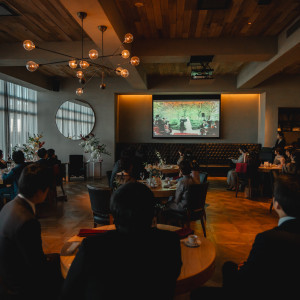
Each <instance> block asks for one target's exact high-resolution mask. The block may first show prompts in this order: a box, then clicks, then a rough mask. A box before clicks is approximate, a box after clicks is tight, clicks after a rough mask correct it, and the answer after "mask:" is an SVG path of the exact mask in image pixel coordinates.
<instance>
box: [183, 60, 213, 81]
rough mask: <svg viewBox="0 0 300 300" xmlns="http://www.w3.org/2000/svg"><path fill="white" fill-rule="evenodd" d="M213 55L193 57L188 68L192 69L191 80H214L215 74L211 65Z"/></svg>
mask: <svg viewBox="0 0 300 300" xmlns="http://www.w3.org/2000/svg"><path fill="white" fill-rule="evenodd" d="M212 60H213V55H206V56H191V58H190V62H189V63H188V66H190V67H191V79H213V72H214V69H212V68H211V67H210V65H209V63H210V62H212Z"/></svg>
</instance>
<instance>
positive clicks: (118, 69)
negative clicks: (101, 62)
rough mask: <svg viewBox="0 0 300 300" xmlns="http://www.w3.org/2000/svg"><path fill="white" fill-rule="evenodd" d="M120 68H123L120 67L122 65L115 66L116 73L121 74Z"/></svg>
mask: <svg viewBox="0 0 300 300" xmlns="http://www.w3.org/2000/svg"><path fill="white" fill-rule="evenodd" d="M122 70H123V68H122V67H117V68H116V74H117V75H119V76H120V75H121V72H122Z"/></svg>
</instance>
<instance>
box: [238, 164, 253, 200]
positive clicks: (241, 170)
mask: <svg viewBox="0 0 300 300" xmlns="http://www.w3.org/2000/svg"><path fill="white" fill-rule="evenodd" d="M247 171H248V164H247V163H236V167H235V172H236V182H235V197H236V198H237V195H238V192H239V187H240V184H241V185H245V186H246V185H247V184H248V186H249V195H251V191H250V190H251V184H250V183H249V176H248V172H247ZM249 198H250V197H249Z"/></svg>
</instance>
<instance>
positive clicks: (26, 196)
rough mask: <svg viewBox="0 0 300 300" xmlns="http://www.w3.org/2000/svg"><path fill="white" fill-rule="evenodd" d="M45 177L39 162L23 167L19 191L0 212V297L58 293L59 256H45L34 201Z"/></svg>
mask: <svg viewBox="0 0 300 300" xmlns="http://www.w3.org/2000/svg"><path fill="white" fill-rule="evenodd" d="M48 177H49V172H48V171H47V170H46V169H45V168H44V167H43V166H41V165H39V164H30V165H28V166H27V167H25V168H24V170H23V172H22V174H21V177H20V179H19V194H18V195H17V197H16V198H15V199H14V200H12V201H10V202H9V203H7V204H6V205H5V206H4V207H3V209H2V211H1V212H0V278H1V281H0V299H3V298H4V299H20V300H21V299H49V300H50V299H51V300H52V299H56V298H55V295H56V296H57V294H58V289H59V283H60V282H61V275H60V264H59V256H56V260H55V256H54V255H51V256H49V257H46V256H45V254H44V252H43V248H42V240H41V225H40V223H39V221H38V220H37V219H36V217H35V205H36V204H37V203H42V202H43V201H44V200H45V197H46V195H47V193H48V182H49V179H48ZM55 292H56V294H55ZM8 296H10V297H11V298H8ZM12 296H13V297H12ZM2 297H3V298H2Z"/></svg>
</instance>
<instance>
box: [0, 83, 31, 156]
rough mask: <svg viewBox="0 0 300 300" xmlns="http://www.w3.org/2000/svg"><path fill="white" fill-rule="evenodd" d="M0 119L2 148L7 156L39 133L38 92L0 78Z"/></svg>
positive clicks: (0, 147) (0, 145) (0, 142)
mask: <svg viewBox="0 0 300 300" xmlns="http://www.w3.org/2000/svg"><path fill="white" fill-rule="evenodd" d="M0 120H1V121H0V126H1V128H0V135H1V137H0V149H2V150H3V152H4V156H5V157H7V155H11V152H12V148H13V147H14V146H16V145H19V146H21V145H22V144H24V143H26V141H27V139H28V136H30V135H33V134H37V92H36V91H34V90H31V89H28V88H25V87H22V86H20V85H17V84H14V83H10V82H6V81H3V80H0Z"/></svg>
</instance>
